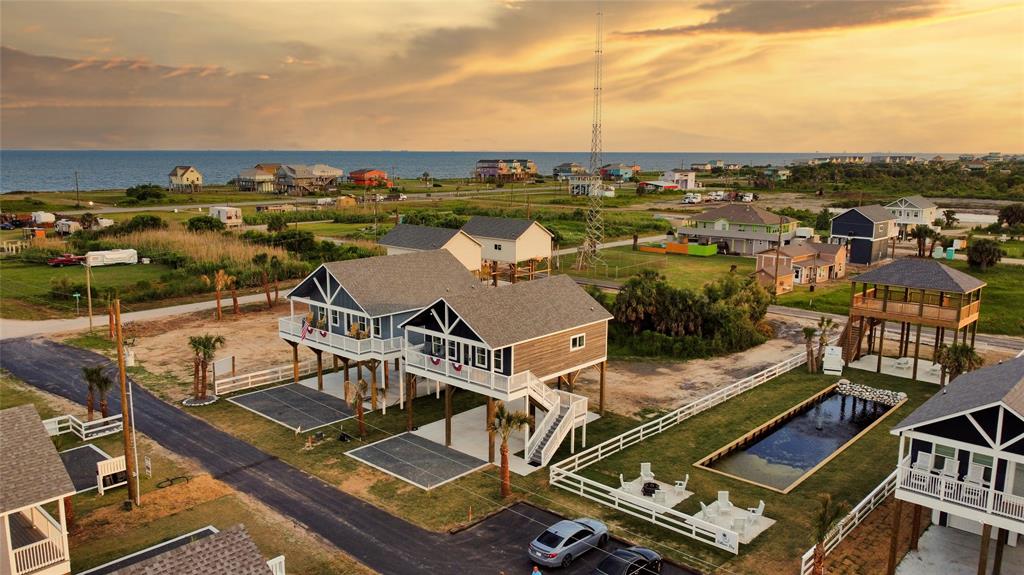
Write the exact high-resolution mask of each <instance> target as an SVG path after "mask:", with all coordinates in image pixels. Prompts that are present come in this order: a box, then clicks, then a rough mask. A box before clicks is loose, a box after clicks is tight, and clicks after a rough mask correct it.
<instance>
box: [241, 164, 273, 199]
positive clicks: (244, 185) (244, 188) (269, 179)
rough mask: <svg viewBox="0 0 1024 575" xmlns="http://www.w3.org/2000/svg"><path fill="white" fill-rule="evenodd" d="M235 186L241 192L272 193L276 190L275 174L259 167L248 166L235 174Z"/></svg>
mask: <svg viewBox="0 0 1024 575" xmlns="http://www.w3.org/2000/svg"><path fill="white" fill-rule="evenodd" d="M235 186H236V187H237V188H238V191H240V192H259V193H263V194H271V193H273V192H274V174H271V173H268V172H266V171H264V170H261V169H259V168H246V169H244V170H242V171H240V172H238V175H237V176H235Z"/></svg>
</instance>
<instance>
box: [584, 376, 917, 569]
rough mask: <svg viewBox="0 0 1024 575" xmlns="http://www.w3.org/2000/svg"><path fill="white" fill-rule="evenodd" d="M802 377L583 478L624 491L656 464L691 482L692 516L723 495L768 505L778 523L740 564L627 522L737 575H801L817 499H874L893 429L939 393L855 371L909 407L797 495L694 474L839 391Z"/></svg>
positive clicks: (688, 505)
mask: <svg viewBox="0 0 1024 575" xmlns="http://www.w3.org/2000/svg"><path fill="white" fill-rule="evenodd" d="M801 370H802V368H797V370H794V371H791V372H789V373H788V374H785V375H782V376H780V377H778V378H776V379H775V380H773V381H771V382H769V383H766V384H764V385H762V386H760V387H758V388H755V389H753V390H751V391H748V392H746V393H744V394H742V395H740V396H738V397H736V398H734V399H732V400H729V401H728V402H726V403H724V404H722V405H720V406H717V407H715V408H712V409H710V410H708V411H705V412H703V413H701V414H699V415H697V416H694V417H692V418H690V419H688V420H687V421H685V422H684V423H682V424H680V425H677V426H675V427H673V428H671V429H670V430H668V431H666V432H664V433H662V434H660V435H657V436H654V437H652V438H650V439H647V440H646V441H644V442H643V443H641V444H639V445H636V446H633V447H630V448H627V449H626V450H624V451H621V452H619V453H616V454H614V455H612V456H610V457H608V458H606V459H603V460H601V461H600V462H598V463H595V464H594V465H591V466H590V467H587V468H585V469H584V470H583V472H582V474H583V475H584V476H586V477H588V478H590V479H593V480H596V481H599V482H601V483H604V484H606V485H617V484H618V480H619V473H623V472H624V471H626V473H625V475H626V477H630V476H631V475H636V474H637V473H638V470H639V469H640V463H641V462H644V461H650V462H652V467H653V470H654V472H655V473H656V474H657V475H658V476H659V477H660V478H662V479H663V480H665V481H671V480H673V479H677V478H678V479H681V478H683V477H684V476H685V475H686V474H689V475H690V483H689V486H688V489H690V490H692V491H694V493H695V495H694V496H693V497H691V498H689V499H687V500H686V501H684V502H683V503H681V504H680V505H679V506H677V509H679V510H680V511H683V512H685V513H690V514H693V513H696V512H699V511H700V502H701V501H704V502H705V503H707V502H709V501H712V500H713V499H714V497H715V494H716V493H717V491H719V490H728V491H729V498H730V499H731V500H732V502H733V503H734V504H736V505H737V506H739V507H755V506H757V504H758V501H760V500H764V502H765V515H767V516H768V517H771V518H772V519H775V520H776V521H777V523H776V524H775V525H774V526H772V527H770V528H769V529H768V530H767V531H765V532H764V533H763V534H762V535H760V536H759V537H757V538H756V539H755V540H754V542H753V543H752V544H750V545H745V546H742V548H741V551H740V555H739V556H738V557H735V558H734V557H733V556H731V555H728V554H725V553H722V552H717V551H713V550H711V549H710V548H709V547H708V546H705V545H702V544H699V543H696V542H693V541H691V540H688V539H686V538H682V537H675V536H669V535H668V532H666V531H662V530H659V529H654V528H651V527H649V526H648V525H647V524H646V523H644V522H642V521H637V520H634V519H630V518H625V517H623V518H622V522H623V523H624V524H625V525H626V526H628V528H629V529H630V530H634V531H637V532H640V533H644V534H645V535H648V536H650V537H651V538H652V539H654V540H655V541H657V542H659V543H661V544H663V545H665V546H667V547H670V548H674V549H677V550H681V551H683V552H684V553H686V554H692V555H695V556H698V557H701V558H702V559H704V560H707V561H710V562H712V563H715V564H718V563H723V562H724V563H725V567H726V569H728V570H731V571H733V572H740V573H753V572H758V573H768V572H780V573H781V572H786V573H789V572H793V571H794V570H795V566H796V565H797V562H798V561H799V558H800V556H801V554H802V553H803V552H804V551H806V550H807V548H808V547H810V545H811V544H812V541H811V540H810V536H809V535H808V534H809V533H811V532H812V528H811V526H812V522H813V519H814V515H815V512H816V508H817V501H816V500H815V496H816V495H817V494H818V493H821V492H829V493H831V494H832V495H833V497H834V498H836V499H838V500H841V501H847V502H849V503H850V504H851V505H854V504H856V503H857V502H858V501H860V500H861V499H862V498H863V497H864V496H865V495H867V493H869V492H870V491H871V489H873V488H874V487H875V486H876V485H878V483H879V482H880V481H881V480H882V479H883V478H885V476H887V475H888V474H889V473H890V472H891V471H892V468H893V466H894V465H895V463H896V459H897V453H898V448H897V440H896V438H895V437H893V436H891V435H890V434H889V429H890V428H891V427H892V426H893V425H895V424H896V423H898V422H899V421H900V420H901V419H902V418H903V417H905V416H906V415H907V414H909V413H910V412H911V411H912V410H913V409H914V408H915V407H916V406H918V405H920V404H921V403H922V402H923V401H924V400H925V399H927V398H928V397H929V396H930V395H931V394H932V393H933V392H934V391H935V386H934V385H930V384H925V383H920V382H914V381H911V380H907V379H901V378H896V377H892V376H886V375H880V374H875V373H870V372H862V371H858V370H849V369H848V370H847V371H846V372H845V373H844V374H843V377H846V378H848V379H850V380H851V381H853V382H854V383H861V384H865V385H870V386H872V387H877V388H884V389H893V390H899V391H904V392H906V393H907V394H908V396H909V401H908V402H907V403H906V404H904V405H903V406H902V407H901V408H900V409H899V410H897V411H896V412H895V413H892V414H890V415H888V416H887V417H886V418H885V419H884V420H883V421H882V422H881V423H880V424H879V425H878V426H876V427H875V428H873V429H872V430H871V431H869V432H868V433H867V434H866V435H865V436H863V437H861V438H860V439H859V440H857V441H856V442H855V443H853V444H852V445H850V446H849V447H848V448H847V449H846V450H845V451H843V452H842V453H840V454H839V455H838V456H837V457H836V458H835V459H833V460H832V461H830V462H829V463H828V464H826V465H825V466H824V467H822V468H821V469H819V470H818V471H816V472H815V473H814V474H813V475H811V476H810V477H809V478H807V479H806V480H805V481H804V482H803V483H801V484H800V485H799V486H797V487H796V488H795V489H794V490H793V491H791V492H790V493H789V494H785V495H783V494H781V493H777V492H775V491H771V490H769V489H765V488H761V487H757V486H754V485H751V484H748V483H745V482H741V481H737V480H735V479H731V478H728V477H724V476H721V475H719V474H717V473H713V472H710V471H708V470H705V469H701V468H697V467H694V465H693V464H694V463H695V462H697V461H699V460H700V459H702V458H703V457H705V456H707V455H709V454H710V453H712V452H714V451H715V450H717V449H719V448H720V447H722V446H724V445H726V444H728V443H730V442H731V441H733V440H735V439H737V438H738V437H740V436H742V435H743V434H745V433H746V432H748V431H750V430H752V429H754V428H755V427H757V426H758V425H761V424H762V423H765V422H766V421H768V420H770V419H772V418H774V417H775V416H776V415H778V414H779V413H781V412H783V411H785V410H786V409H788V408H790V407H792V406H794V405H796V404H798V403H800V402H801V401H802V400H804V399H806V398H808V397H810V396H811V395H813V394H814V393H816V392H818V391H820V390H822V389H824V388H825V387H827V386H829V385H831V384H832V383H835V379H836V378H834V377H827V376H823V375H818V374H814V375H812V374H808V373H806V372H805V371H801ZM655 549H657V550H659V551H660V550H661V549H660V548H659V547H655ZM669 555H672V553H671V552H670V553H669Z"/></svg>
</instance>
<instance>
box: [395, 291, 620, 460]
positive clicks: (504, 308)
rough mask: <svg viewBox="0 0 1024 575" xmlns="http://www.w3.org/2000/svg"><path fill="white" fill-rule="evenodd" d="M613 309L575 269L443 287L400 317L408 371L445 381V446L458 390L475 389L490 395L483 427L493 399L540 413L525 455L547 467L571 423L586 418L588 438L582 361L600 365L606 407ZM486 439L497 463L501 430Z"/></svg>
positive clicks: (527, 432)
mask: <svg viewBox="0 0 1024 575" xmlns="http://www.w3.org/2000/svg"><path fill="white" fill-rule="evenodd" d="M611 317H612V316H611V314H609V313H608V312H607V311H606V310H605V309H604V308H603V307H602V306H601V304H599V303H598V302H597V301H595V300H594V299H593V298H591V297H590V295H589V294H587V292H586V291H584V290H583V289H582V288H581V287H579V286H578V285H577V284H576V283H575V282H574V281H573V280H572V279H570V278H569V277H568V276H552V277H546V278H542V279H538V280H535V281H531V282H524V283H520V284H515V285H510V286H504V287H499V288H484V289H478V290H476V291H471V292H469V293H463V294H451V295H445V296H443V297H440V298H438V299H437V300H436V301H434V302H433V303H431V304H430V305H428V306H426V307H425V308H424V309H423V310H422V311H420V312H418V313H416V314H415V315H413V316H412V317H411V318H409V319H408V320H407V321H405V323H404V324H402V327H403V331H404V336H403V346H404V349H405V364H404V365H405V371H406V373H408V374H411V375H415V376H419V377H423V378H426V379H428V380H432V381H435V382H437V383H438V385H441V386H443V387H444V389H445V430H444V444H445V445H446V446H451V445H452V431H451V420H452V416H453V414H452V402H451V395H452V392H453V391H454V389H456V388H458V389H463V390H468V391H471V392H474V393H479V394H482V395H485V396H487V409H486V411H485V412H483V413H481V414H480V415H484V417H482V418H481V419H480V421H479V422H478V424H477V426H476V427H477V428H478V429H481V430H483V429H486V424H487V422H488V421H490V420H491V418H492V414H493V413H494V407H495V405H494V401H495V400H499V401H502V402H504V403H506V404H508V406H509V409H513V410H523V411H528V412H529V413H530V414H532V415H534V427H533V429H532V430H531V429H524V430H523V437H522V441H523V443H524V445H525V454H524V457H523V459H524V460H525V461H526V462H528V463H529V464H530V465H533V466H544V465H547V464H548V462H549V461H550V459H551V457H552V456H553V455H554V453H555V451H557V449H558V446H559V445H560V444H561V443H562V441H563V440H564V439H565V438H566V437H567V436H569V435H570V433H571V432H572V430H573V429H575V428H577V427H583V428H584V432H583V437H584V441H585V438H586V431H585V425H586V421H587V398H586V397H584V396H581V395H577V394H575V393H573V391H574V385H575V382H576V378H577V377H578V376H579V374H580V372H581V370H583V369H587V368H590V367H597V368H598V369H599V371H600V397H601V400H600V401H599V403H600V409H603V407H604V406H603V397H604V373H605V362H606V359H607V347H608V346H607V341H608V321H609V320H610V319H611ZM548 382H557V384H558V385H557V387H558V388H557V389H552V388H551V387H549V386H548ZM563 384H564V385H565V386H566V387H567V388H568V389H567V390H563V389H561V387H562V385H563ZM488 441H489V442H490V443H489V445H487V444H485V446H486V447H487V450H488V458H489V460H490V461H492V462H493V460H494V455H493V453H494V451H493V447H494V437H493V435H491V436H490V437H489V438H488ZM573 441H575V434H573ZM574 445H575V444H574ZM513 469H514V470H515V465H513Z"/></svg>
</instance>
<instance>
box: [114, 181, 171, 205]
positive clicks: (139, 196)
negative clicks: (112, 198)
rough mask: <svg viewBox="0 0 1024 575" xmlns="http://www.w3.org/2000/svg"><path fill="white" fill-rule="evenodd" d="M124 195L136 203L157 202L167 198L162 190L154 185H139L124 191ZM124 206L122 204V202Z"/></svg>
mask: <svg viewBox="0 0 1024 575" xmlns="http://www.w3.org/2000/svg"><path fill="white" fill-rule="evenodd" d="M125 195H126V196H128V197H129V198H131V199H133V200H135V201H136V202H158V201H160V200H163V199H164V198H166V197H167V194H166V193H165V192H164V189H163V188H161V187H160V186H157V185H155V184H139V185H137V186H132V187H130V188H128V189H127V190H125ZM122 205H124V202H122Z"/></svg>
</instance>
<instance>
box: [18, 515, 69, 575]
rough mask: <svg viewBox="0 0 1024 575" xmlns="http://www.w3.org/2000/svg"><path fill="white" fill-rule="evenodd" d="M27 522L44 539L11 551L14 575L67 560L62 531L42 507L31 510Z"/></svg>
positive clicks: (21, 574) (20, 574) (58, 524)
mask: <svg viewBox="0 0 1024 575" xmlns="http://www.w3.org/2000/svg"><path fill="white" fill-rule="evenodd" d="M29 520H30V521H31V522H32V525H34V526H35V528H36V529H38V530H39V531H40V532H42V534H43V536H44V539H41V540H39V541H36V542H35V543H32V544H29V545H25V546H24V547H18V548H17V549H14V550H13V554H14V575H25V574H28V573H32V572H33V571H38V570H40V569H43V568H46V567H49V566H50V565H56V564H57V563H61V562H64V561H67V560H68V554H67V549H66V548H65V546H64V530H63V529H62V528H61V526H60V523H57V521H56V520H55V519H54V518H53V517H50V514H49V513H47V512H46V510H45V509H43V508H42V507H39V506H36V507H33V508H32V509H31V515H30V516H29Z"/></svg>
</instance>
